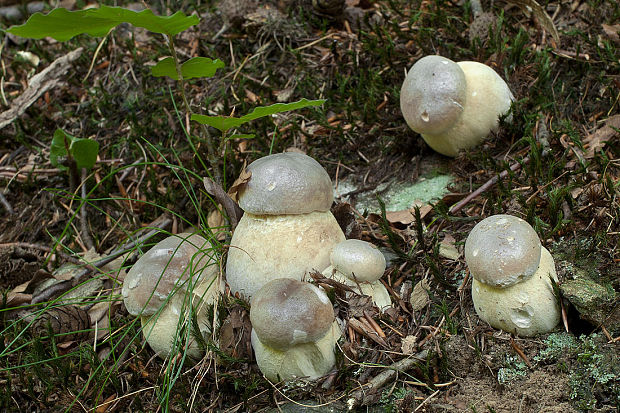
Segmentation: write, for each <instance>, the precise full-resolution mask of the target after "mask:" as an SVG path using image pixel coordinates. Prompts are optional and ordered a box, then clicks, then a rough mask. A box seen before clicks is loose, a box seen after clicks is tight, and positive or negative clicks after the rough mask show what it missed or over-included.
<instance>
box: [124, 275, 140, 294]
mask: <svg viewBox="0 0 620 413" xmlns="http://www.w3.org/2000/svg"><path fill="white" fill-rule="evenodd" d="M140 277H142V273H139V274H136V276H135V277H134V278H132V279H130V280H129V282H128V283H127V288H129V289H130V290H133V289H134V288H136V287H137V286H138V284H140Z"/></svg>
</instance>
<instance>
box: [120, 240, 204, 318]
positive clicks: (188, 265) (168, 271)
mask: <svg viewBox="0 0 620 413" xmlns="http://www.w3.org/2000/svg"><path fill="white" fill-rule="evenodd" d="M210 249H211V244H210V243H209V242H208V241H207V240H206V239H204V238H203V237H201V236H200V235H196V234H193V235H192V234H189V233H182V234H177V235H172V236H170V237H168V238H165V239H164V240H162V241H160V242H158V243H157V244H155V245H154V246H153V247H152V248H151V249H150V250H148V251H147V252H146V253H145V254H144V255H142V256H141V257H140V259H139V260H138V261H137V262H136V263H135V264H134V265H133V266H132V267H131V269H130V270H129V272H128V273H127V276H126V277H125V281H124V282H123V290H122V294H123V299H124V301H125V307H127V311H128V312H129V313H130V314H132V315H136V316H137V315H141V316H148V315H151V314H154V313H155V312H156V311H157V310H158V309H159V308H160V307H161V306H162V304H163V303H164V302H165V301H166V300H167V299H168V296H169V295H170V293H171V292H173V291H174V290H175V289H178V290H179V291H181V292H183V291H186V290H187V289H188V288H189V287H190V285H198V282H199V281H200V280H201V279H202V278H203V276H205V275H206V274H207V273H211V272H212V271H205V270H207V269H208V268H216V266H215V260H214V259H213V258H212V257H211V256H210V255H209V254H207V251H208V250H210ZM190 281H191V283H190Z"/></svg>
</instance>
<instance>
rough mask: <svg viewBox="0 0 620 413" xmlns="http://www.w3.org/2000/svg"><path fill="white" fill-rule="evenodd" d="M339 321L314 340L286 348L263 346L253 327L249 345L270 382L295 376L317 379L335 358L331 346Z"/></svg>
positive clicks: (324, 372) (338, 332)
mask: <svg viewBox="0 0 620 413" xmlns="http://www.w3.org/2000/svg"><path fill="white" fill-rule="evenodd" d="M340 335H341V331H340V327H339V326H338V322H337V321H334V322H333V323H332V326H331V328H330V329H329V330H328V331H327V333H326V334H325V335H324V336H323V337H322V338H320V339H319V340H318V341H316V342H314V343H304V344H297V345H295V346H293V347H291V348H290V349H287V350H276V349H274V348H272V347H269V346H266V345H265V344H263V343H262V342H261V341H260V339H259V338H258V336H257V334H256V332H255V331H254V329H252V347H253V348H254V354H255V355H256V362H257V364H258V367H259V368H260V370H261V372H262V373H263V374H264V375H265V377H266V378H268V379H269V380H271V381H272V382H279V381H281V380H290V379H294V378H307V379H308V380H314V379H317V378H319V377H321V376H323V375H325V374H326V373H327V372H329V370H331V368H332V367H333V366H334V364H335V362H336V356H335V355H334V346H335V344H336V342H337V341H338V339H339V338H340Z"/></svg>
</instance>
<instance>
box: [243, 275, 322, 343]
mask: <svg viewBox="0 0 620 413" xmlns="http://www.w3.org/2000/svg"><path fill="white" fill-rule="evenodd" d="M250 321H251V322H252V328H253V329H254V331H255V332H256V335H257V336H258V338H259V339H260V341H261V342H262V343H263V344H265V345H266V346H269V347H271V348H274V349H277V350H287V349H289V348H291V347H292V346H295V345H297V344H304V343H311V342H315V341H317V340H319V339H320V338H321V337H323V336H324V335H325V333H327V332H328V331H329V329H330V328H331V325H332V322H333V321H334V308H333V307H332V304H331V302H330V301H329V298H328V297H327V294H325V291H323V290H322V289H320V288H318V287H316V286H314V285H312V284H310V283H307V282H302V281H297V280H292V279H289V278H278V279H275V280H272V281H270V282H268V283H267V284H265V285H264V286H263V287H262V288H261V289H260V290H258V292H257V293H256V294H255V295H254V296H253V297H252V301H251V306H250Z"/></svg>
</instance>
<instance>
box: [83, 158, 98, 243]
mask: <svg viewBox="0 0 620 413" xmlns="http://www.w3.org/2000/svg"><path fill="white" fill-rule="evenodd" d="M86 177H87V172H86V168H82V185H81V187H82V188H81V191H82V200H83V201H82V202H84V203H83V204H82V208H81V209H80V230H81V233H82V234H81V235H82V240H84V244H85V245H86V248H88V249H93V248H95V243H94V242H93V238H92V237H91V236H90V232H88V216H87V214H86V206H87V205H88V202H86V197H87V196H88V194H87V193H86Z"/></svg>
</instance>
